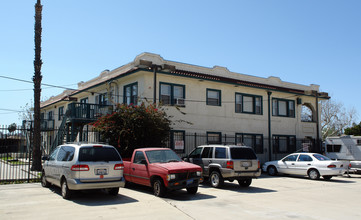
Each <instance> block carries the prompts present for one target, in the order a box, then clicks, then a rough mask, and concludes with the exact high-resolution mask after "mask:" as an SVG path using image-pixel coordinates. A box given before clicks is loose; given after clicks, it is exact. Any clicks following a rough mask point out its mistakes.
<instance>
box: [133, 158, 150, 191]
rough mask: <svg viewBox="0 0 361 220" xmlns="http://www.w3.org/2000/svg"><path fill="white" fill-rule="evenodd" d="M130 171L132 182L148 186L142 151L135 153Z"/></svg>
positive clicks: (145, 164) (146, 166)
mask: <svg viewBox="0 0 361 220" xmlns="http://www.w3.org/2000/svg"><path fill="white" fill-rule="evenodd" d="M130 169H131V170H130V174H131V181H132V182H134V183H138V184H142V185H148V186H150V179H149V173H148V164H147V161H146V159H145V156H144V153H143V152H142V151H137V152H135V155H134V160H133V163H131V166H130Z"/></svg>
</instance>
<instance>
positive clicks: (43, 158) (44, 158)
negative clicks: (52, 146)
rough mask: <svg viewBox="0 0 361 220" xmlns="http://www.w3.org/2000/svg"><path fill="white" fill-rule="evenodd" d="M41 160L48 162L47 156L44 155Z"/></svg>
mask: <svg viewBox="0 0 361 220" xmlns="http://www.w3.org/2000/svg"><path fill="white" fill-rule="evenodd" d="M41 159H42V160H49V155H44V156H43V157H42V158H41Z"/></svg>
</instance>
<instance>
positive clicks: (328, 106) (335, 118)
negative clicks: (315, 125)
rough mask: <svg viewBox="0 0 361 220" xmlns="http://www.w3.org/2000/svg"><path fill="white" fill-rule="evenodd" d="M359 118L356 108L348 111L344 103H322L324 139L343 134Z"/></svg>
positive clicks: (329, 101) (328, 101)
mask: <svg viewBox="0 0 361 220" xmlns="http://www.w3.org/2000/svg"><path fill="white" fill-rule="evenodd" d="M356 118H357V112H356V110H355V109H354V108H352V109H351V110H349V111H347V110H346V109H345V108H344V107H343V104H342V103H338V102H334V101H331V100H327V101H322V102H321V129H322V139H323V140H324V139H326V137H328V136H339V135H341V134H343V132H344V129H345V128H346V127H349V126H351V125H352V124H353V123H354V121H355V119H356Z"/></svg>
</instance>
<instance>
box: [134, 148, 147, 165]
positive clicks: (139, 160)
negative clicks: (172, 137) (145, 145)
mask: <svg viewBox="0 0 361 220" xmlns="http://www.w3.org/2000/svg"><path fill="white" fill-rule="evenodd" d="M144 160H145V156H144V154H143V152H142V151H137V152H135V155H134V163H137V164H142V161H144Z"/></svg>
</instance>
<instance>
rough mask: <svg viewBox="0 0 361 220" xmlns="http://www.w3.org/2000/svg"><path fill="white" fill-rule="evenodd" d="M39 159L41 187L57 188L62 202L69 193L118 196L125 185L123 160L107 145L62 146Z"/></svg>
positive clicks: (67, 197) (68, 196)
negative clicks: (102, 191) (99, 192)
mask: <svg viewBox="0 0 361 220" xmlns="http://www.w3.org/2000/svg"><path fill="white" fill-rule="evenodd" d="M43 159H45V161H44V163H43V170H42V177H41V184H42V186H43V187H49V186H50V184H53V185H56V186H58V187H60V188H61V195H62V197H63V198H64V199H69V198H70V197H71V195H72V192H73V190H88V189H105V190H106V191H108V193H109V194H111V195H118V192H119V187H123V186H124V184H125V180H124V178H123V169H124V164H123V160H122V158H121V156H120V154H119V153H118V151H117V150H116V149H115V148H114V147H113V146H110V145H103V144H64V145H60V146H58V147H56V148H55V149H54V151H53V152H52V153H51V154H50V156H46V157H44V158H43Z"/></svg>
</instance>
